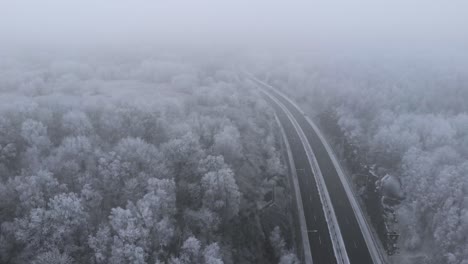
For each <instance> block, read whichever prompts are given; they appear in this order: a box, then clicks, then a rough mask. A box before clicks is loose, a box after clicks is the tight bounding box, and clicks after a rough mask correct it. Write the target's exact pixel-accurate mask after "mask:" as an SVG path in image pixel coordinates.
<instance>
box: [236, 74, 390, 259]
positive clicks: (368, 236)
mask: <svg viewBox="0 0 468 264" xmlns="http://www.w3.org/2000/svg"><path fill="white" fill-rule="evenodd" d="M245 73H246V74H247V75H248V76H249V77H250V78H251V79H252V80H254V81H255V82H257V83H259V84H261V85H262V86H264V87H267V88H269V89H271V90H273V91H275V92H276V93H278V94H279V95H280V96H281V97H283V98H284V99H285V100H287V101H289V102H290V103H291V104H292V105H293V106H294V107H295V108H296V109H297V110H299V112H301V113H302V114H303V115H304V116H305V117H306V119H307V121H308V122H309V124H310V125H311V126H312V128H313V129H314V130H315V132H316V133H317V135H318V136H319V138H320V140H321V141H322V143H323V145H324V146H325V148H326V150H327V153H328V155H329V156H330V158H331V160H332V162H333V165H334V166H335V168H336V170H337V172H338V176H339V178H340V180H341V182H342V184H343V186H344V189H345V191H346V194H347V196H348V199H349V200H350V203H351V205H352V209H353V211H354V214H355V215H356V219H357V220H358V224H359V227H360V229H361V232H362V233H363V236H364V239H365V241H366V244H367V246H368V248H369V249H370V250H369V251H370V253H371V257H372V260H373V261H374V262H375V263H388V260H387V258H386V257H385V255H384V254H382V251H383V250H382V246H381V245H380V243H379V241H378V240H377V239H376V238H375V233H374V232H373V231H372V230H373V229H372V228H371V226H370V224H369V223H368V220H367V218H366V217H365V216H364V213H363V210H362V208H361V206H360V205H359V203H358V202H357V201H356V198H355V193H354V190H353V188H351V183H350V182H349V179H348V177H346V176H345V175H344V173H343V170H342V168H341V166H340V164H339V162H338V160H337V159H336V156H335V154H334V152H333V150H332V148H331V147H330V145H329V144H328V142H327V141H326V139H325V137H324V136H323V134H322V133H321V131H320V130H319V129H318V127H317V126H316V125H315V123H314V122H312V120H310V118H309V117H308V116H307V115H306V114H305V113H304V111H302V109H301V108H300V107H299V106H298V105H297V104H296V103H294V102H293V101H292V100H291V99H289V98H288V97H287V96H286V95H285V94H283V93H282V92H281V91H278V90H277V89H275V88H274V87H272V86H271V85H268V84H267V83H264V82H262V81H260V80H258V79H257V78H255V77H254V76H253V75H252V74H250V73H247V72H245Z"/></svg>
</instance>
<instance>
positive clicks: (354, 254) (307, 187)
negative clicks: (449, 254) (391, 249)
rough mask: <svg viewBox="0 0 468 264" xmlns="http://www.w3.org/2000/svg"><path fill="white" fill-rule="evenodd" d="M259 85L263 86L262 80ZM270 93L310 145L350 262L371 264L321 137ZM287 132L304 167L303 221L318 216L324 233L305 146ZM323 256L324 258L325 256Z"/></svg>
mask: <svg viewBox="0 0 468 264" xmlns="http://www.w3.org/2000/svg"><path fill="white" fill-rule="evenodd" d="M259 84H260V85H262V84H261V83H259ZM269 94H270V95H272V96H274V98H276V100H278V101H279V102H280V103H281V104H283V106H284V107H286V108H287V110H288V111H289V112H290V113H291V114H292V116H293V118H294V119H295V120H296V121H297V123H298V124H299V126H300V127H301V129H302V130H303V132H304V134H305V135H306V137H307V140H308V142H309V144H310V146H311V147H312V150H313V152H314V154H315V157H316V160H317V163H318V166H319V168H320V171H321V172H322V175H323V178H324V181H325V185H326V188H327V189H328V193H329V194H330V198H331V202H332V206H333V208H334V211H335V214H336V218H337V221H338V225H339V227H340V230H341V234H342V238H343V241H344V244H345V247H346V252H347V253H348V258H349V261H350V263H359V264H366V263H373V261H372V257H371V254H370V252H369V248H368V246H367V244H366V241H365V239H364V236H363V234H362V232H361V228H360V226H359V223H358V220H357V219H356V216H355V214H354V211H353V208H352V206H351V203H350V201H349V199H348V196H347V195H346V191H345V189H344V186H343V183H342V182H341V180H340V178H339V175H338V172H337V170H336V168H335V166H334V164H333V162H332V159H331V157H330V156H329V154H328V152H327V150H326V148H325V146H324V144H323V143H322V141H321V140H320V138H319V136H318V135H317V133H316V131H315V130H314V129H313V127H312V126H311V125H310V123H309V122H308V121H307V119H306V117H305V116H304V115H303V114H302V113H301V112H300V111H299V109H297V108H296V107H295V106H294V105H293V104H292V103H291V102H290V101H288V100H286V99H285V98H284V97H283V96H281V95H280V94H279V93H278V92H276V91H275V90H273V89H269ZM265 98H267V96H265ZM267 101H268V102H269V103H270V104H271V105H272V106H273V108H274V109H275V111H276V113H277V115H278V117H279V119H280V122H281V123H282V125H283V126H284V128H285V130H286V131H288V130H293V128H291V126H292V124H291V121H290V120H289V118H288V117H287V116H286V114H285V113H284V111H283V110H282V109H281V107H279V106H278V104H277V103H276V102H274V101H273V100H271V99H270V98H267ZM286 133H287V138H288V140H289V141H291V142H294V143H292V144H291V150H292V152H293V156H294V162H295V163H296V167H297V168H304V169H306V171H305V172H304V174H302V175H301V174H298V177H299V180H300V181H301V195H302V196H303V197H302V200H303V204H304V210H305V211H306V220H307V224H308V228H309V223H310V224H314V223H313V222H311V219H310V218H314V217H319V221H318V226H317V228H319V230H321V232H320V234H321V235H323V236H325V231H327V224H326V222H325V223H323V222H322V220H323V221H324V219H323V217H322V216H323V212H321V211H322V210H321V209H318V207H320V206H321V204H320V202H319V198H318V195H317V190H316V186H315V185H314V184H308V181H310V180H309V179H310V178H313V175H312V172H311V171H310V164H308V161H307V158H306V154H305V151H304V147H303V146H302V143H301V141H300V140H299V138H298V136H297V133H294V132H293V131H289V132H286ZM307 168H309V169H307ZM308 195H312V198H311V199H307V196H308ZM304 196H305V197H304ZM309 239H314V237H312V238H311V237H310V235H309ZM328 239H329V237H328ZM327 243H328V240H327ZM329 244H330V243H328V244H323V245H319V246H321V248H324V250H325V249H326V250H327V252H331V251H329V249H331V245H329ZM314 245H315V246H316V245H317V244H316V243H315V244H312V242H311V248H313V247H314ZM314 254H320V255H321V256H323V255H324V253H323V252H317V250H316V249H313V250H312V258H313V260H314V263H333V262H326V261H323V258H322V259H320V260H317V261H315V258H314ZM323 257H324V258H325V256H323ZM328 257H329V256H328Z"/></svg>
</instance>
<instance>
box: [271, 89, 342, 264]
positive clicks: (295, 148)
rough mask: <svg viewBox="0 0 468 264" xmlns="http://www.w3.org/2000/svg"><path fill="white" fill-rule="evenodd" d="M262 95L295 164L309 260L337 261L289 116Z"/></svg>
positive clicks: (316, 263)
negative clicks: (308, 246)
mask: <svg viewBox="0 0 468 264" xmlns="http://www.w3.org/2000/svg"><path fill="white" fill-rule="evenodd" d="M265 99H266V100H267V102H269V103H270V104H271V106H272V107H273V108H274V109H275V111H276V114H277V116H278V118H279V120H280V122H281V125H282V126H283V128H284V131H285V134H286V137H287V139H288V142H289V145H290V147H291V152H292V156H293V157H292V158H293V160H294V165H295V167H296V172H297V177H298V181H299V188H300V191H301V196H302V197H301V199H302V203H303V205H304V215H305V220H306V226H307V230H308V239H309V243H310V250H311V253H312V260H313V262H314V264H322V263H323V264H333V263H337V262H336V258H335V255H334V251H333V245H332V242H331V239H330V233H329V231H328V225H327V221H326V220H325V215H324V212H323V207H322V203H321V201H320V196H319V192H318V190H317V184H316V182H315V177H314V174H313V173H312V168H311V164H310V163H309V160H308V158H307V154H306V152H305V149H304V146H303V145H302V142H301V140H300V138H299V135H298V133H297V131H296V129H295V128H294V126H293V123H292V122H291V120H289V118H288V117H287V115H286V113H285V112H284V111H283V110H282V109H281V107H280V106H279V105H278V104H277V103H276V102H274V101H273V100H271V98H269V97H268V96H266V95H265Z"/></svg>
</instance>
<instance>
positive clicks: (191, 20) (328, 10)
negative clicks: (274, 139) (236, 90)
mask: <svg viewBox="0 0 468 264" xmlns="http://www.w3.org/2000/svg"><path fill="white" fill-rule="evenodd" d="M467 36H468V4H467V3H466V1H442V0H440V1H430V0H429V1H403V0H393V1H378V0H376V1H370V0H365V1H364V0H361V1H356V0H354V1H353V0H350V1H263V0H259V1H245V0H240V1H207V0H204V1H203V0H202V1H157V0H156V1H143V0H136V1H123V0H117V1H115V0H114V1H110V0H98V1H91V0H81V1H78V0H77V1H71V0H70V1H59V0H43V1H26V0H19V1H8V2H7V1H6V0H1V1H0V38H1V39H2V42H3V43H4V45H8V43H10V44H25V43H27V44H34V43H41V44H47V43H61V44H70V43H75V44H76V43H84V44H93V43H111V42H113V43H121V42H128V41H130V42H137V43H138V42H160V43H180V44H183V43H190V42H196V43H214V44H220V45H222V44H227V43H236V44H240V45H248V44H253V43H262V44H266V43H270V44H271V43H284V44H294V43H297V42H300V43H302V44H303V45H307V44H317V43H318V45H319V44H320V43H332V44H333V43H335V44H338V43H342V42H349V43H368V42H371V43H373V42H376V43H377V42H378V43H390V44H391V43H395V44H397V45H405V44H406V43H418V44H419V43H425V44H427V45H430V44H431V43H434V44H436V43H439V44H444V45H454V46H457V45H458V46H463V44H465V43H467V41H466V40H467V39H468V37H467Z"/></svg>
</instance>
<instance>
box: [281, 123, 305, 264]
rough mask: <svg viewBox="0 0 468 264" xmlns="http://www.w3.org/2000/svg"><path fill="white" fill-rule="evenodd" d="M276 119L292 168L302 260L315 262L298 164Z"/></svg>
mask: <svg viewBox="0 0 468 264" xmlns="http://www.w3.org/2000/svg"><path fill="white" fill-rule="evenodd" d="M275 120H276V122H277V123H278V126H279V128H280V130H281V134H282V136H283V142H284V145H285V148H286V152H287V155H288V162H289V168H290V170H291V182H292V187H293V190H294V196H295V199H296V207H297V211H298V212H297V215H298V221H299V229H300V232H299V233H300V235H301V241H302V251H303V252H302V261H303V262H304V263H310V264H313V261H312V253H311V251H310V243H309V236H308V233H307V232H308V231H307V225H306V220H305V214H304V205H303V204H302V199H301V189H300V188H299V181H298V179H297V173H296V165H295V164H294V160H293V156H292V151H291V146H290V145H289V141H288V138H287V137H286V133H285V132H284V128H283V125H282V124H281V122H280V120H279V118H278V116H276V115H275Z"/></svg>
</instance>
